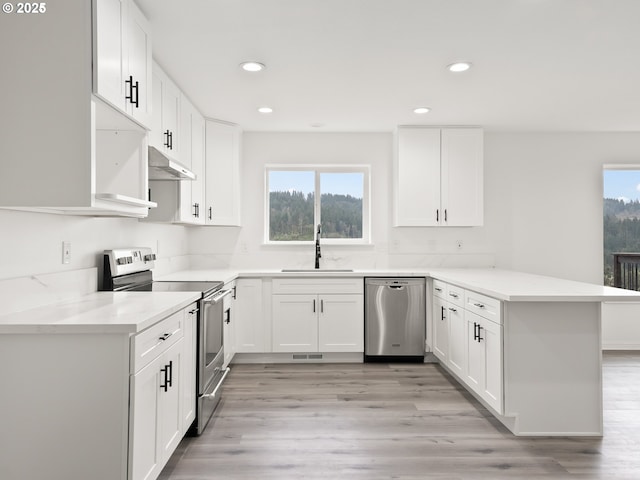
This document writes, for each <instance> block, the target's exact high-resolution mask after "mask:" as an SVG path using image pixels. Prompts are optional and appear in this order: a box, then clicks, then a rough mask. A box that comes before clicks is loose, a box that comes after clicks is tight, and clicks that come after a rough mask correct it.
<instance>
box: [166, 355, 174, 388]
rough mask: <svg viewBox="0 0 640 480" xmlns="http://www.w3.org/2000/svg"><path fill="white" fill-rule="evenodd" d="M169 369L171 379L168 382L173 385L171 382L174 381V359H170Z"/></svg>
mask: <svg viewBox="0 0 640 480" xmlns="http://www.w3.org/2000/svg"><path fill="white" fill-rule="evenodd" d="M167 369H168V370H169V381H168V382H167V383H168V385H169V386H171V384H172V383H173V360H170V361H169V365H167ZM165 391H166V390H165Z"/></svg>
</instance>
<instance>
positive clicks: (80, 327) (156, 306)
mask: <svg viewBox="0 0 640 480" xmlns="http://www.w3.org/2000/svg"><path fill="white" fill-rule="evenodd" d="M199 298H200V293H198V292H158V293H156V292H96V293H91V294H88V295H84V296H81V297H78V298H75V299H71V300H67V301H64V302H60V303H54V304H52V305H46V306H43V307H38V308H32V309H30V310H24V311H21V312H15V313H10V314H6V315H2V316H0V334H2V333H27V334H28V333H72V334H76V333H133V334H134V333H137V332H140V331H142V330H144V329H145V328H147V327H150V326H151V325H153V324H155V323H157V322H158V321H160V320H162V319H163V318H165V317H168V316H169V315H171V314H173V313H175V312H177V311H179V310H181V309H183V308H185V307H187V306H188V305H190V304H191V303H193V302H195V301H196V300H198V299H199Z"/></svg>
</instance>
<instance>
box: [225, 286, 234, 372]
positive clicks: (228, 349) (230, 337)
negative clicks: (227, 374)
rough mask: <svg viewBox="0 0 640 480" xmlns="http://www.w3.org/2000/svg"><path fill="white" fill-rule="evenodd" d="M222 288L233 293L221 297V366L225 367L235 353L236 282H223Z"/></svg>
mask: <svg viewBox="0 0 640 480" xmlns="http://www.w3.org/2000/svg"><path fill="white" fill-rule="evenodd" d="M222 289H223V290H231V291H233V293H232V294H231V295H227V296H226V297H224V298H223V299H222V314H223V320H222V321H223V323H222V344H223V345H224V362H223V364H222V368H227V367H228V366H229V364H230V363H231V360H233V356H234V355H235V353H236V348H235V330H236V322H235V303H236V298H235V297H236V291H237V289H236V282H235V281H233V282H229V283H225V284H224V287H222Z"/></svg>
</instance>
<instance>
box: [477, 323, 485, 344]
mask: <svg viewBox="0 0 640 480" xmlns="http://www.w3.org/2000/svg"><path fill="white" fill-rule="evenodd" d="M482 328H483V327H482V325H480V324H478V343H480V342H481V341H482V340H484V338H482V337H481V336H480V335H481V332H480V330H482Z"/></svg>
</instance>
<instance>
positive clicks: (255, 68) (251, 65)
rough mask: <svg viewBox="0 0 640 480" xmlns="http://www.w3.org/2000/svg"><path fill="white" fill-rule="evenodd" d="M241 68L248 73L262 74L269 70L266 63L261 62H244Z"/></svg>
mask: <svg viewBox="0 0 640 480" xmlns="http://www.w3.org/2000/svg"><path fill="white" fill-rule="evenodd" d="M240 67H242V69H243V70H244V71H246V72H260V71H262V70H264V69H265V68H267V67H266V66H265V64H264V63H260V62H242V63H241V64H240Z"/></svg>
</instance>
